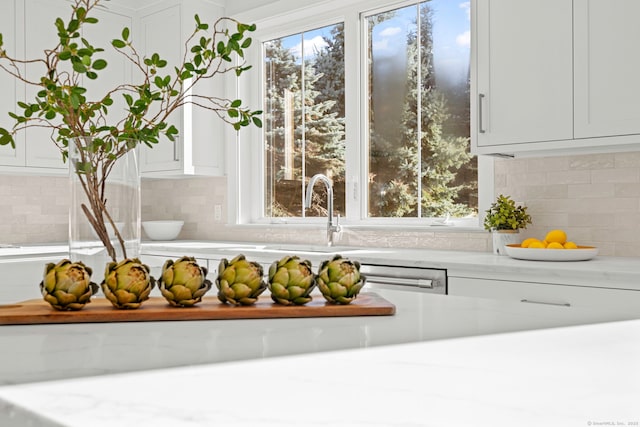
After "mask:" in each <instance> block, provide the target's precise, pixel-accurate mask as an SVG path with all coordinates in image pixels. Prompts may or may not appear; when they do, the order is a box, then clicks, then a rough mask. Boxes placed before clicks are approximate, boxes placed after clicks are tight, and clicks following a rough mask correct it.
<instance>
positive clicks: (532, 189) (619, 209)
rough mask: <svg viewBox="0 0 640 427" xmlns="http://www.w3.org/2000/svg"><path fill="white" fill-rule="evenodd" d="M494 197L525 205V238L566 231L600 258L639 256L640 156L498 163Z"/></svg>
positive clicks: (597, 155) (639, 153) (598, 156)
mask: <svg viewBox="0 0 640 427" xmlns="http://www.w3.org/2000/svg"><path fill="white" fill-rule="evenodd" d="M495 193H496V194H501V193H502V194H508V195H510V196H511V197H512V198H513V199H514V200H516V201H519V202H522V203H524V204H526V206H527V208H528V211H529V213H530V214H531V216H532V218H533V224H532V225H531V226H529V227H528V228H527V229H526V230H524V231H523V234H524V237H529V236H536V237H538V236H542V237H544V235H545V233H546V232H547V231H548V230H549V229H552V228H562V229H564V230H565V231H566V232H567V234H568V236H569V238H570V239H571V240H574V241H575V242H577V243H578V244H583V245H595V246H597V247H598V248H600V254H602V255H612V256H635V257H640V152H629V153H607V154H593V155H580V156H563V157H542V158H531V159H513V160H496V162H495Z"/></svg>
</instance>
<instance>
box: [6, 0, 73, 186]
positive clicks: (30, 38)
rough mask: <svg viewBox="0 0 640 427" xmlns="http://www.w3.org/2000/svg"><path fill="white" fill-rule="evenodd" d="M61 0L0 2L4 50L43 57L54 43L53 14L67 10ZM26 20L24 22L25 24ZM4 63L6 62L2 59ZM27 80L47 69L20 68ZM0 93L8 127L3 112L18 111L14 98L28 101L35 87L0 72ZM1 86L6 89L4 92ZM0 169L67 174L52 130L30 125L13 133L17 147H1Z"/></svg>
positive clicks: (36, 78) (27, 55) (25, 55)
mask: <svg viewBox="0 0 640 427" xmlns="http://www.w3.org/2000/svg"><path fill="white" fill-rule="evenodd" d="M68 9H69V8H68V4H67V3H66V2H65V1H64V0H25V1H11V0H10V1H3V2H2V3H1V4H0V21H1V22H2V32H3V36H4V37H3V39H4V42H5V44H6V49H7V52H8V53H9V54H11V55H13V56H14V57H17V58H19V59H22V58H26V59H36V58H42V57H43V51H44V50H45V49H47V48H52V47H54V46H55V40H56V28H55V26H54V21H53V20H54V17H57V16H61V13H63V12H66V11H67V10H68ZM25 23H26V25H25ZM5 63H6V62H5ZM20 71H21V72H22V73H24V76H25V78H26V79H27V80H32V81H38V78H39V76H40V75H42V74H44V72H45V71H46V70H45V68H44V67H43V66H41V67H40V68H37V65H33V64H32V65H30V66H29V67H27V68H26V70H25V69H21V70H20ZM0 74H1V75H0V81H1V82H2V87H3V96H2V100H1V101H0V107H1V108H2V111H1V112H0V113H1V114H0V117H1V118H0V120H1V123H2V126H3V127H5V128H8V129H10V128H11V127H12V126H13V120H12V119H10V118H9V117H7V116H6V112H8V111H13V112H21V111H19V110H17V107H16V102H17V101H24V100H25V99H26V100H27V101H30V100H32V99H33V98H34V95H35V93H36V91H37V89H36V88H35V87H33V86H28V85H26V84H24V83H23V82H21V81H20V80H18V79H15V78H13V77H9V76H7V75H6V74H5V73H4V72H2V73H0ZM4 89H8V90H7V92H6V93H5V92H4ZM0 170H2V171H5V172H7V171H8V172H29V173H38V174H66V173H67V166H66V165H65V164H64V162H63V161H62V155H61V154H60V151H59V150H58V148H57V147H56V146H55V144H54V143H53V141H52V140H51V131H50V130H48V129H45V128H37V127H31V128H28V129H25V130H23V131H21V132H20V133H19V134H18V135H17V136H16V149H15V150H13V149H12V148H11V147H10V146H5V147H2V148H0Z"/></svg>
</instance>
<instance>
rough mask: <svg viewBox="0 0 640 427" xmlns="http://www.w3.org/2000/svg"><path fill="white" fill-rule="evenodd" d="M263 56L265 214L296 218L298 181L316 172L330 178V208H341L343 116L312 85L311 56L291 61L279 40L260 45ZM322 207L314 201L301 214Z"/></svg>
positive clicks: (323, 212) (315, 74)
mask: <svg viewBox="0 0 640 427" xmlns="http://www.w3.org/2000/svg"><path fill="white" fill-rule="evenodd" d="M318 56H320V55H318ZM266 58H267V60H266V70H267V76H266V84H267V87H266V93H267V106H266V109H265V119H266V120H265V122H266V126H265V137H266V159H267V163H268V164H267V165H266V166H267V167H266V169H267V171H268V174H267V187H268V188H267V191H266V193H267V210H268V212H267V214H268V215H271V216H301V215H302V197H303V194H302V189H303V182H306V181H307V180H308V178H310V177H311V176H312V175H314V174H316V173H323V174H325V175H327V176H329V177H330V178H333V179H334V189H335V190H336V194H335V202H336V203H335V206H336V208H337V209H338V210H342V211H343V212H344V191H339V185H338V182H340V181H341V182H342V183H344V117H338V113H337V112H336V111H334V110H335V105H336V100H335V99H326V97H325V98H324V99H323V98H322V97H320V94H321V92H320V91H319V90H317V89H316V87H315V86H316V85H317V84H318V82H319V81H320V80H321V79H322V77H323V74H322V73H318V72H317V71H316V69H315V68H316V64H315V61H314V60H313V59H302V61H300V62H297V61H296V58H295V57H294V55H293V54H292V53H291V52H290V51H289V50H288V49H286V48H284V47H283V45H282V40H280V39H278V40H274V41H272V42H269V43H267V44H266ZM342 79H343V80H344V77H342ZM303 82H304V83H303ZM303 84H304V87H303ZM303 96H304V100H303V99H302V97H303ZM287 111H289V113H288V112H287ZM291 113H292V114H291ZM303 163H304V171H303ZM303 173H304V175H305V176H303ZM342 187H344V184H342ZM325 205H326V204H325V203H324V202H323V200H317V203H314V204H313V208H314V210H313V211H311V212H309V211H308V212H306V214H307V216H309V215H326V210H325V209H324V208H323V207H324V206H325Z"/></svg>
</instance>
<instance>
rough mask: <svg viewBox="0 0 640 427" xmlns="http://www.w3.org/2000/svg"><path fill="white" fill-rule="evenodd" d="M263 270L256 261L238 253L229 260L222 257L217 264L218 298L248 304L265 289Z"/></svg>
mask: <svg viewBox="0 0 640 427" xmlns="http://www.w3.org/2000/svg"><path fill="white" fill-rule="evenodd" d="M263 275H264V270H263V269H262V266H261V265H260V264H258V263H257V262H253V261H247V260H246V258H245V256H244V255H238V256H237V257H235V258H234V259H232V260H231V261H227V260H226V259H225V258H223V259H222V260H221V261H220V265H219V266H218V278H217V279H216V287H217V288H218V299H219V300H220V301H222V302H228V303H230V304H235V305H240V304H242V305H250V304H253V303H255V302H256V301H257V300H258V296H259V295H260V294H261V293H262V292H264V290H265V289H267V283H266V282H265V281H264V277H263Z"/></svg>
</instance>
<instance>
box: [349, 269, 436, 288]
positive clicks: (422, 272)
mask: <svg viewBox="0 0 640 427" xmlns="http://www.w3.org/2000/svg"><path fill="white" fill-rule="evenodd" d="M360 272H361V273H362V274H363V275H364V276H365V277H366V278H367V283H368V284H371V285H375V286H376V287H390V288H395V289H398V287H400V286H402V287H405V288H406V289H407V290H412V291H418V292H428V293H435V294H447V293H448V292H447V270H446V269H437V268H423V267H400V266H395V265H381V264H361V265H360Z"/></svg>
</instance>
